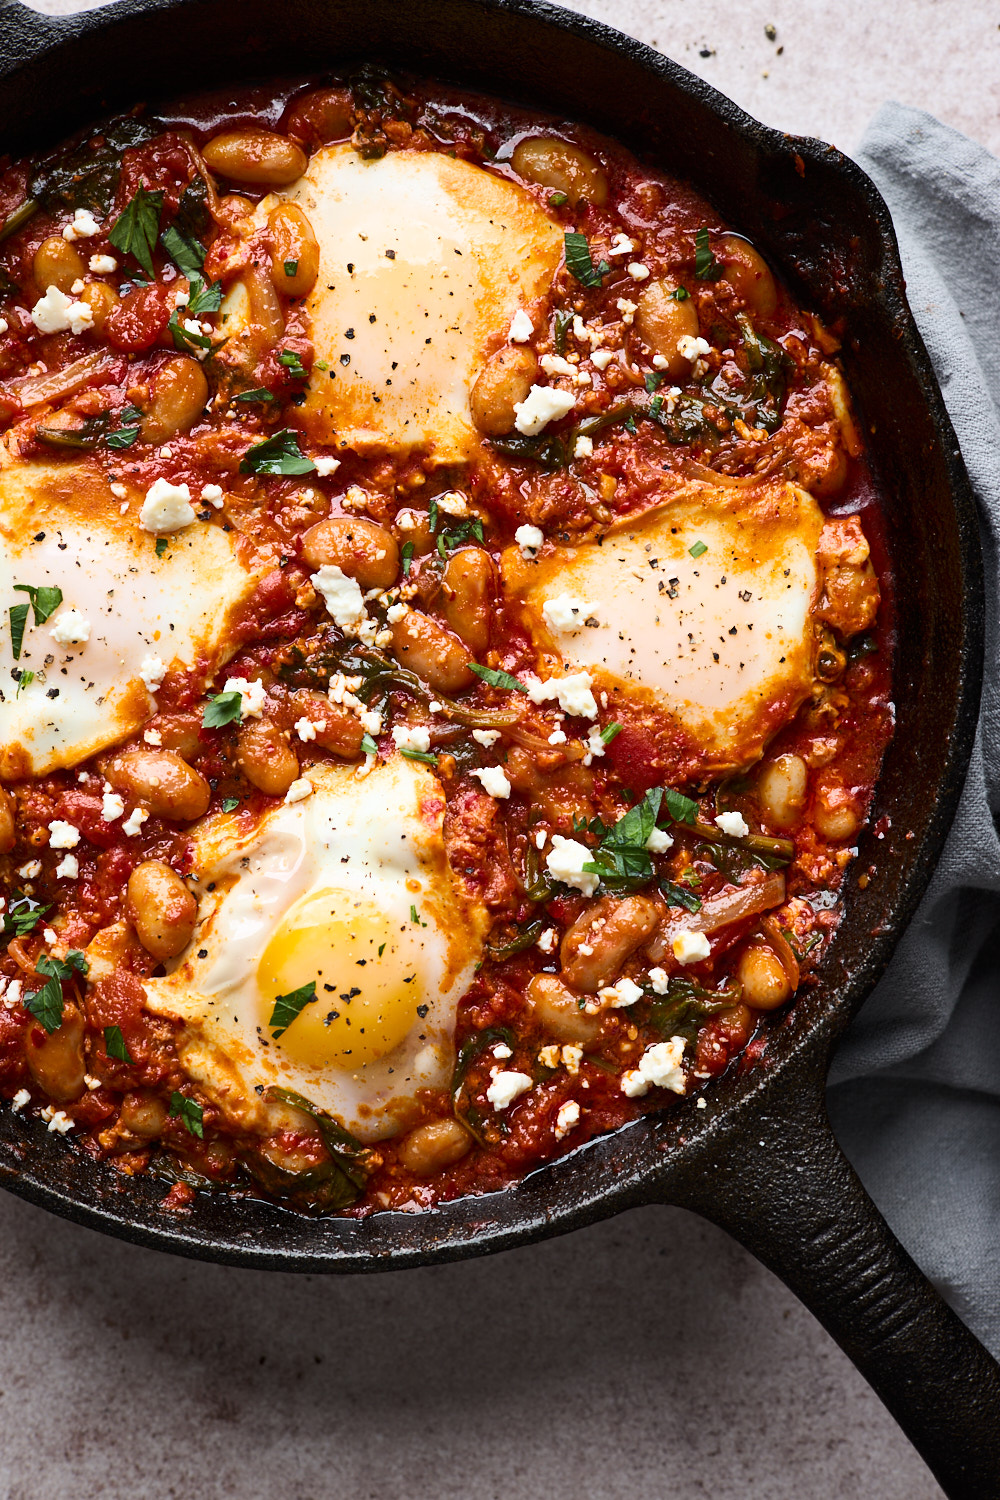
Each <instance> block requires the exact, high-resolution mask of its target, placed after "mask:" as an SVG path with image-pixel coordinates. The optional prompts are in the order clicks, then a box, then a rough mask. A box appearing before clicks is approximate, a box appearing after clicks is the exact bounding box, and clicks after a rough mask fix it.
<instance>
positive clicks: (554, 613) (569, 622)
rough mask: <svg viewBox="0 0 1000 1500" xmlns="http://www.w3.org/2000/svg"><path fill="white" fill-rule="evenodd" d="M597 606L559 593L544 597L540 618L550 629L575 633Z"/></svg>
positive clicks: (569, 633) (568, 633)
mask: <svg viewBox="0 0 1000 1500" xmlns="http://www.w3.org/2000/svg"><path fill="white" fill-rule="evenodd" d="M599 608H600V606H599V605H597V604H588V603H587V602H586V600H584V599H573V598H571V597H570V595H569V594H559V595H557V596H556V598H555V599H546V601H545V603H544V604H543V605H542V618H543V619H544V621H545V623H546V625H547V626H548V627H549V629H550V630H557V631H562V632H563V633H564V634H567V635H576V634H577V632H578V631H580V630H582V629H583V626H584V623H585V621H586V620H588V619H589V618H590V616H591V615H593V614H594V612H595V611H596V610H597V609H599Z"/></svg>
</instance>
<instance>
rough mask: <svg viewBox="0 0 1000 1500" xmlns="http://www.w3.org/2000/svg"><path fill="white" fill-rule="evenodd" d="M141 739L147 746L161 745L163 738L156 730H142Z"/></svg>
mask: <svg viewBox="0 0 1000 1500" xmlns="http://www.w3.org/2000/svg"><path fill="white" fill-rule="evenodd" d="M142 737H143V739H144V740H145V741H146V744H147V745H162V744H163V736H162V734H161V733H160V731H159V730H158V729H144V730H143V734H142Z"/></svg>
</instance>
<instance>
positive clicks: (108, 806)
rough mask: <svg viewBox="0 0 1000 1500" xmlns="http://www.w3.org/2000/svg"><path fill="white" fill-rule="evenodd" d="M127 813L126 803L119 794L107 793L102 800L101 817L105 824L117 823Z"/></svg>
mask: <svg viewBox="0 0 1000 1500" xmlns="http://www.w3.org/2000/svg"><path fill="white" fill-rule="evenodd" d="M124 813H125V801H124V799H123V798H122V797H119V795H118V793H117V792H105V793H104V796H103V797H102V798H101V817H102V818H103V819H104V821H105V823H116V822H117V821H118V819H119V818H120V817H123V816H124Z"/></svg>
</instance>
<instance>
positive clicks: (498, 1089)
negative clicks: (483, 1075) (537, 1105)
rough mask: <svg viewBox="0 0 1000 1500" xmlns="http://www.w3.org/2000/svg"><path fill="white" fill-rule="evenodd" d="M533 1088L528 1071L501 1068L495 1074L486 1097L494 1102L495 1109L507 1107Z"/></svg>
mask: <svg viewBox="0 0 1000 1500" xmlns="http://www.w3.org/2000/svg"><path fill="white" fill-rule="evenodd" d="M530 1088H531V1079H530V1077H529V1076H528V1074H527V1073H517V1072H515V1071H514V1070H513V1069H511V1070H509V1071H505V1070H503V1069H501V1070H500V1071H499V1072H497V1073H494V1074H493V1081H492V1083H491V1084H490V1086H489V1088H488V1089H487V1090H486V1097H487V1099H488V1100H489V1101H490V1103H491V1104H492V1106H493V1108H494V1110H496V1111H500V1110H504V1109H507V1108H508V1107H509V1106H510V1105H511V1104H513V1103H514V1100H515V1099H520V1097H521V1095H522V1094H526V1093H527V1091H528V1089H530Z"/></svg>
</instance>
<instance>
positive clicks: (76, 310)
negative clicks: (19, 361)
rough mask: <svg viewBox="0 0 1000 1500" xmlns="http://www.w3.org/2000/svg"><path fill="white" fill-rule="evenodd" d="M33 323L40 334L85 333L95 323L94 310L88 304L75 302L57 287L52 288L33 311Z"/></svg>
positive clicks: (39, 300)
mask: <svg viewBox="0 0 1000 1500" xmlns="http://www.w3.org/2000/svg"><path fill="white" fill-rule="evenodd" d="M31 321H32V322H33V323H34V325H35V327H36V328H37V329H38V331H39V332H40V333H65V331H66V329H67V328H68V329H69V330H70V332H71V333H83V331H84V329H85V328H91V327H92V326H93V322H94V313H93V309H92V308H91V307H90V306H89V305H88V304H87V303H86V302H74V301H73V299H72V297H67V295H66V293H65V292H61V291H60V290H59V288H58V287H57V286H50V287H49V289H48V291H47V292H46V293H45V296H44V297H39V299H38V301H37V302H36V303H35V305H34V307H33V308H32V309H31Z"/></svg>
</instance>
